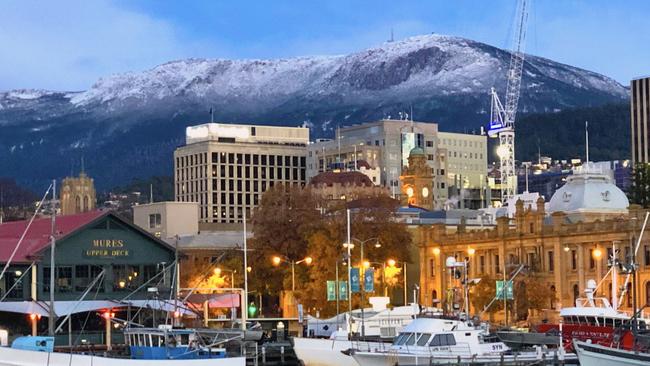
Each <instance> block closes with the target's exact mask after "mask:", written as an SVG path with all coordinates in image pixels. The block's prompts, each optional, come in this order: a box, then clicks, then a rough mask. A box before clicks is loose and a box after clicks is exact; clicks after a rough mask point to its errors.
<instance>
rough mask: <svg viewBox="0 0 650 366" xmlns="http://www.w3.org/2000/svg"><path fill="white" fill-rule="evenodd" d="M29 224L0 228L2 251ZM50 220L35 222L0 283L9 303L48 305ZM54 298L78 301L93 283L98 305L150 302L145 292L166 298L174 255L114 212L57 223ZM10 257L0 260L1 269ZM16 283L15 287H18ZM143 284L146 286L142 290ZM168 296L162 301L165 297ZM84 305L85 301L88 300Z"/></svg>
mask: <svg viewBox="0 0 650 366" xmlns="http://www.w3.org/2000/svg"><path fill="white" fill-rule="evenodd" d="M27 225H28V221H12V222H6V223H3V224H0V245H2V246H3V247H7V248H14V247H15V246H16V245H17V243H18V241H19V239H20V237H21V236H22V234H23V232H24V230H25V228H26V226H27ZM50 232H51V219H50V218H39V219H36V220H34V221H33V223H32V225H31V227H30V229H29V230H28V231H27V234H26V236H25V239H24V240H25V243H29V245H26V244H25V243H23V245H21V246H20V247H19V248H18V250H17V251H16V254H15V256H13V258H11V265H10V267H9V268H8V272H7V274H6V275H5V276H4V278H3V279H2V281H0V292H1V293H2V296H4V295H5V294H7V291H9V294H7V297H6V299H7V301H22V300H30V299H33V300H48V299H49V293H50V265H51V262H50V249H51V247H50V239H49V234H50ZM56 233H57V234H56V239H57V242H56V251H55V262H56V263H55V266H56V267H55V276H56V277H55V282H54V284H55V285H54V286H55V289H54V293H55V294H54V295H55V299H56V300H57V301H66V300H67V301H76V300H78V299H79V298H80V297H81V295H82V294H83V293H84V292H85V291H86V290H87V289H88V287H90V285H91V284H92V282H93V281H94V280H95V279H96V278H98V276H99V275H100V273H104V274H103V276H102V277H101V280H100V281H99V282H97V283H95V284H94V286H93V287H92V289H91V290H90V291H92V293H96V294H98V295H97V298H98V299H115V300H119V299H121V298H123V297H125V296H126V295H128V294H130V293H131V292H134V294H133V295H132V296H131V298H133V299H148V298H149V296H151V294H149V293H148V292H147V288H148V287H156V288H157V290H158V292H159V294H160V296H167V297H168V296H169V294H170V291H171V290H172V278H173V276H174V270H175V267H174V261H175V249H174V248H173V247H171V246H170V245H168V244H166V243H165V242H163V241H161V240H160V239H158V238H156V237H154V236H153V235H150V234H149V233H147V232H145V231H143V230H141V229H140V228H138V227H137V226H135V225H133V224H130V223H129V222H127V221H126V220H123V219H122V218H120V217H119V216H117V215H115V214H113V213H112V212H108V211H106V212H100V211H91V212H86V213H81V214H74V215H65V216H60V217H57V218H56ZM10 254H11V251H4V252H2V254H0V262H1V263H2V265H3V266H4V264H6V263H7V261H9V259H10ZM16 282H18V283H16ZM144 284H146V286H142V285H144ZM165 294H166V295H165ZM86 300H88V299H86Z"/></svg>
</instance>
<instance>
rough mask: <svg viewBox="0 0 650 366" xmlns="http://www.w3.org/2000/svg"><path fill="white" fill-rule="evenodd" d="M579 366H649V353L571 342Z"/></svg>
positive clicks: (646, 350)
mask: <svg viewBox="0 0 650 366" xmlns="http://www.w3.org/2000/svg"><path fill="white" fill-rule="evenodd" d="M573 347H574V348H575V350H576V353H577V355H578V359H579V360H580V365H581V366H647V365H650V353H648V349H647V348H646V349H645V350H644V351H640V350H638V349H637V350H627V349H622V348H618V347H611V346H605V345H602V344H595V343H589V342H584V341H579V340H574V341H573Z"/></svg>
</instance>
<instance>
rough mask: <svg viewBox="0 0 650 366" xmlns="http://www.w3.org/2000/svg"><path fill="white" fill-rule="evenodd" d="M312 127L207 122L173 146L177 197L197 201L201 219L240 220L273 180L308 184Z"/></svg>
mask: <svg viewBox="0 0 650 366" xmlns="http://www.w3.org/2000/svg"><path fill="white" fill-rule="evenodd" d="M308 142H309V129H307V128H302V127H273V126H256V125H238V124H221V123H207V124H202V125H198V126H192V127H188V128H187V129H186V133H185V145H183V146H181V147H179V148H177V149H176V150H175V151H174V192H175V200H176V201H180V202H198V203H199V220H200V222H202V223H241V222H242V221H243V217H244V215H246V217H250V216H251V212H252V210H253V208H255V207H257V205H258V202H259V200H260V197H261V196H262V193H264V192H265V191H266V190H267V188H269V187H272V186H273V185H274V184H278V183H282V184H286V185H304V184H306V182H307V177H306V155H307V144H308Z"/></svg>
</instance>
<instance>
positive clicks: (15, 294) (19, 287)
mask: <svg viewBox="0 0 650 366" xmlns="http://www.w3.org/2000/svg"><path fill="white" fill-rule="evenodd" d="M20 276H22V273H20V272H18V271H13V270H10V271H7V272H6V273H5V276H4V277H5V278H4V280H5V288H4V290H5V291H7V290H9V289H11V291H10V292H9V293H8V294H7V296H6V297H7V298H10V299H22V297H23V281H22V279H21V280H20V281H19V280H18V279H19V278H20ZM14 285H15V286H14ZM12 286H13V288H12ZM2 295H4V291H3V293H2Z"/></svg>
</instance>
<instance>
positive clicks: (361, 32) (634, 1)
mask: <svg viewBox="0 0 650 366" xmlns="http://www.w3.org/2000/svg"><path fill="white" fill-rule="evenodd" d="M515 7H516V2H515V0H489V1H484V0H421V1H415V0H392V1H385V0H257V1H253V0H232V1H229V0H203V1H199V0H182V1H179V0H169V1H168V0H57V1H37V0H3V1H2V2H0V45H1V48H0V49H1V51H0V90H10V89H28V88H29V89H31V88H37V89H50V90H61V91H74V90H85V89H88V88H90V87H91V86H92V85H93V83H94V82H95V81H96V80H97V79H99V78H100V77H102V76H109V75H111V74H116V73H123V72H131V71H142V70H146V69H149V68H152V67H154V66H156V65H158V64H162V63H165V62H167V61H172V60H178V59H183V58H189V57H196V58H231V59H232V58H236V59H241V58H278V57H295V56H309V55H337V54H346V53H351V52H355V51H360V50H363V49H366V48H371V47H375V46H378V45H381V44H382V43H383V42H385V41H386V40H388V39H389V38H390V35H391V30H392V32H393V34H394V38H395V39H396V40H398V39H403V38H407V37H410V36H414V35H419V34H429V33H432V32H434V33H438V34H448V35H455V36H460V37H466V38H470V39H473V40H477V41H481V42H485V43H488V44H491V45H494V46H497V47H501V48H510V47H511V45H512V41H511V38H512V34H513V29H512V28H513V19H514V16H515ZM649 16H650V1H647V0H626V1H611V0H533V2H532V4H531V7H530V14H529V19H528V24H529V26H528V33H527V41H526V52H527V53H531V54H534V55H538V56H543V57H547V58H550V59H552V60H555V61H559V62H563V63H566V64H570V65H573V66H577V67H581V68H585V69H588V70H592V71H595V72H599V73H602V74H605V75H607V76H610V77H612V78H614V79H616V80H617V81H619V82H620V83H622V84H624V85H629V80H630V79H631V78H634V77H638V76H641V75H648V74H650V61H649V60H650V47H648V44H650V31H648V28H647V19H648V17H649Z"/></svg>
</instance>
